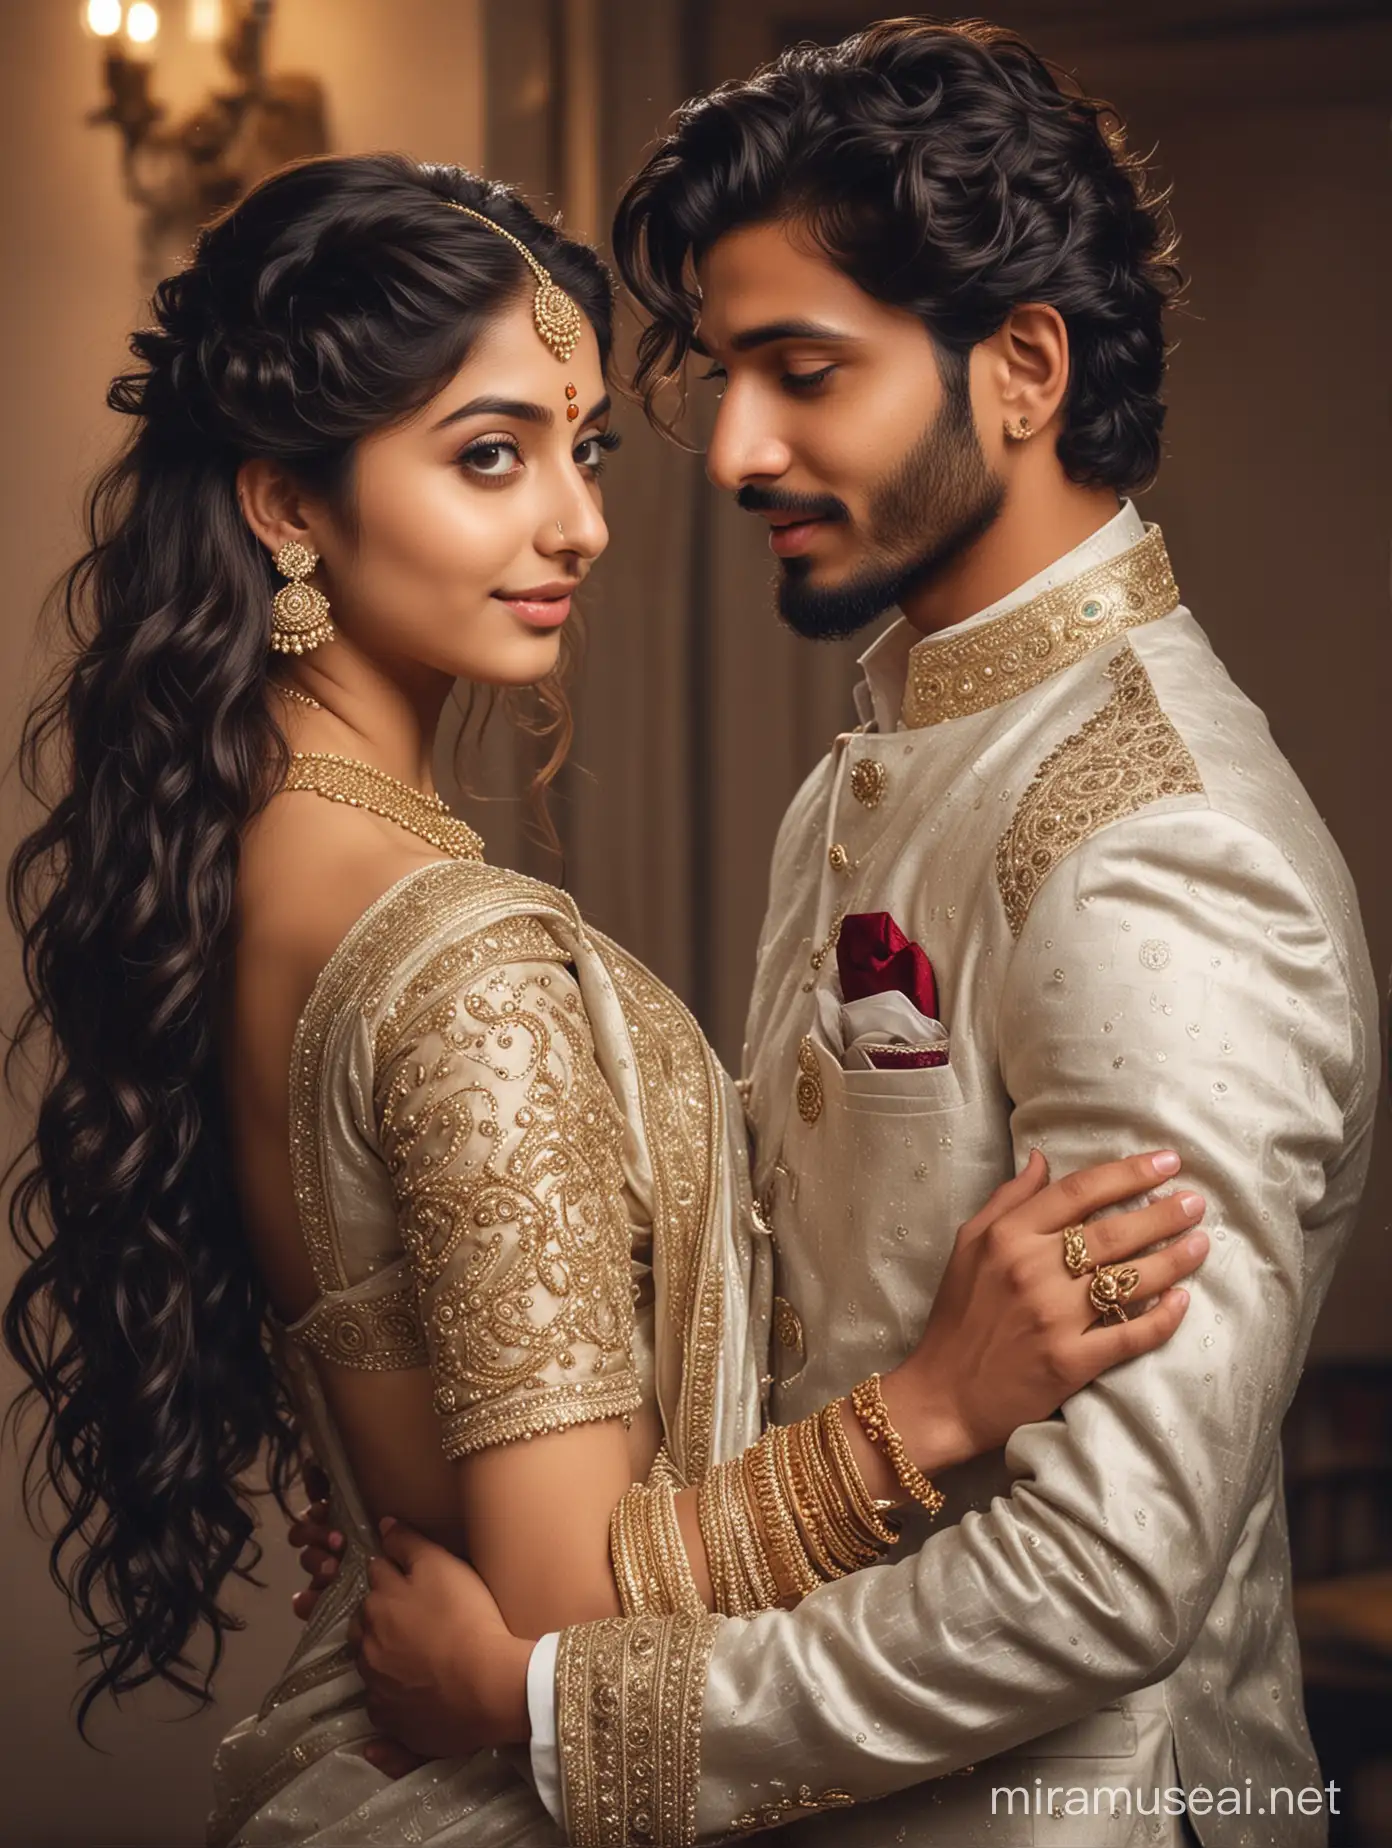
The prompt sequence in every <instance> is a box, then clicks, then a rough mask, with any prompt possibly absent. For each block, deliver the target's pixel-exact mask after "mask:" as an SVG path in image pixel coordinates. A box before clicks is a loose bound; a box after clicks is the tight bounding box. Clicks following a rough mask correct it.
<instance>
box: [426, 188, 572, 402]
mask: <svg viewBox="0 0 1392 1848" xmlns="http://www.w3.org/2000/svg"><path fill="white" fill-rule="evenodd" d="M440 203H441V205H447V206H448V207H449V208H450V210H451V211H452V212H462V213H463V214H464V216H465V217H466V218H476V219H477V220H478V222H479V223H480V224H481V225H487V226H488V229H489V230H490V231H496V232H497V234H498V236H499V237H500V238H502V239H503V240H504V242H505V243H508V244H511V245H512V247H513V249H514V250H515V251H517V252H518V254H519V255H520V256H521V258H522V261H523V262H524V263H525V264H526V265H527V268H528V269H529V270H530V271H531V272H532V274H533V276H535V278H536V285H537V289H536V297H535V299H534V300H533V302H532V319H533V320H534V321H535V322H536V330H537V333H538V334H539V335H540V336H541V338H542V340H543V341H544V342H545V343H546V345H547V346H548V347H549V348H550V349H551V351H552V352H553V353H554V354H555V356H556V358H557V359H558V360H560V362H561V364H562V365H565V364H566V363H567V361H568V360H569V359H570V356H571V354H572V353H573V352H574V351H575V349H576V347H577V346H579V344H580V335H581V332H582V331H583V329H584V325H585V318H584V316H583V315H582V314H581V312H580V310H579V309H578V308H577V307H576V305H575V303H574V302H573V301H572V300H571V298H570V297H569V296H568V295H567V294H566V292H565V290H564V289H563V288H561V286H560V285H559V283H557V282H554V281H553V280H552V277H551V272H550V271H549V270H546V269H543V268H542V266H541V264H540V263H538V262H537V260H536V258H535V257H534V256H533V255H532V253H531V251H530V250H528V248H527V246H526V245H525V244H524V243H523V242H522V240H521V238H517V237H514V236H513V235H512V233H511V231H504V229H503V227H502V226H501V225H500V224H499V223H498V221H497V220H496V219H494V218H489V217H488V216H487V215H486V214H485V213H483V212H476V211H474V209H473V207H472V206H468V205H460V204H458V203H457V201H455V200H453V199H442V200H441V201H440ZM572 395H573V389H572V391H567V393H566V396H567V397H571V396H572ZM566 415H567V417H569V418H570V419H571V421H572V422H573V421H574V419H575V418H576V417H578V416H579V411H578V410H571V409H567V411H566Z"/></svg>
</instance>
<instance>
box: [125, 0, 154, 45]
mask: <svg viewBox="0 0 1392 1848" xmlns="http://www.w3.org/2000/svg"><path fill="white" fill-rule="evenodd" d="M159 28H160V18H159V14H158V13H157V12H156V11H155V9H154V7H152V6H151V5H150V0H135V4H134V5H133V6H132V7H131V9H130V11H129V12H128V13H127V14H126V37H127V38H128V39H129V40H130V42H131V44H132V45H148V44H150V43H151V42H152V40H153V39H154V38H155V36H156V34H157V33H158V32H159Z"/></svg>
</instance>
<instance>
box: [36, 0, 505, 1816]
mask: <svg viewBox="0 0 1392 1848" xmlns="http://www.w3.org/2000/svg"><path fill="white" fill-rule="evenodd" d="M0 10H2V11H3V27H4V35H5V46H4V58H3V62H2V63H0V255H2V256H3V261H0V354H3V355H4V372H5V387H4V420H5V439H4V443H3V446H0V471H3V473H0V483H2V484H3V485H2V486H0V584H3V586H4V596H3V602H2V603H0V756H2V757H3V759H4V761H5V762H6V763H8V762H9V760H10V758H11V756H12V753H13V747H14V741H15V727H16V724H17V718H18V710H19V707H20V703H21V700H22V697H23V690H24V688H25V686H26V685H27V684H28V681H29V676H30V668H31V657H32V639H33V632H34V615H35V611H36V609H37V607H38V605H39V602H40V599H41V598H42V596H43V593H44V590H45V589H46V587H47V585H48V584H49V582H50V581H51V580H52V578H53V577H54V576H55V574H56V573H57V572H58V571H59V570H60V569H61V568H62V566H63V565H64V564H65V563H66V562H67V561H68V559H69V558H70V557H71V555H72V554H73V552H74V550H75V549H76V540H77V527H76V512H77V509H78V507H79V504H80V498H81V489H82V485H83V483H84V482H85V481H86V479H87V477H88V476H89V474H90V473H91V471H92V468H93V465H94V463H95V462H96V460H97V459H98V458H99V457H100V456H101V455H102V453H103V452H104V450H105V449H106V447H107V446H108V445H109V444H110V442H111V441H112V433H113V423H114V420H113V419H110V418H109V417H108V415H107V413H106V412H105V411H104V410H103V408H102V396H103V392H104V390H105V387H106V383H107V380H108V379H109V378H110V376H111V374H112V373H113V372H114V371H115V370H116V369H117V367H118V366H119V364H120V363H121V359H122V342H123V338H124V334H125V331H126V330H127V328H128V327H129V326H130V325H132V324H133V322H134V320H135V319H136V318H138V311H139V286H138V282H137V276H136V227H135V221H134V214H133V212H132V210H131V209H130V207H129V206H128V205H127V204H126V203H125V201H124V199H123V198H122V195H121V190H120V186H119V183H118V178H117V160H116V144H115V139H114V136H113V135H112V133H111V132H110V131H109V130H108V131H104V132H98V131H97V130H95V129H90V128H88V127H86V126H85V125H84V121H83V117H84V114H85V113H86V111H87V110H88V109H90V108H92V107H93V106H94V105H95V104H96V103H97V102H98V100H99V86H98V57H97V51H96V47H95V46H94V45H93V44H92V43H91V42H90V41H88V40H87V39H85V38H84V37H83V35H82V33H81V30H80V28H79V24H78V14H79V8H78V4H77V0H39V3H38V4H32V5H29V4H20V3H19V0H4V5H3V9H0ZM161 10H162V12H163V14H164V16H165V19H166V21H167V23H168V24H169V26H170V28H171V30H170V32H169V34H168V38H169V40H170V41H171V42H170V44H169V49H168V53H167V55H165V56H164V57H162V68H161V76H160V91H161V93H162V94H163V95H164V96H165V98H166V99H167V100H168V101H170V102H171V103H173V104H174V105H175V106H176V108H178V109H182V108H186V107H188V106H189V105H190V104H192V103H193V102H195V101H196V100H197V99H198V97H199V96H200V95H201V93H202V91H203V90H204V89H205V88H206V87H207V86H208V85H209V84H210V83H211V82H213V81H214V80H217V79H220V75H221V74H220V72H219V71H218V66H217V60H216V58H215V54H214V53H213V52H211V51H210V50H208V49H206V48H203V47H192V48H189V47H181V46H180V45H179V43H178V33H177V27H178V25H179V23H180V19H181V15H182V11H183V9H182V4H181V0H162V7H161ZM279 14H280V19H279V24H278V28H277V37H276V40H275V45H274V53H273V60H272V62H273V67H274V68H279V69H284V70H310V71H313V72H315V73H317V74H318V75H319V76H320V77H321V78H322V79H323V81H324V84H325V87H326V89H327V92H328V99H329V107H330V111H331V116H330V121H331V128H332V131H333V144H334V146H335V148H337V149H339V150H351V149H369V148H378V147H390V148H402V149H405V150H407V151H409V152H411V153H415V154H419V155H422V156H426V157H429V158H432V159H436V160H456V161H462V162H464V163H465V164H467V165H474V166H477V165H478V164H480V162H481V158H482V145H483V121H482V92H483V84H482V77H481V65H480V56H479V9H478V5H477V4H476V0H449V3H448V4H442V3H441V0H393V3H392V5H391V6H390V7H385V6H383V5H382V4H381V0H281V5H280V7H279ZM17 823H18V812H17V807H16V803H15V801H14V795H13V785H12V784H10V785H6V786H5V789H4V792H3V795H2V796H0V852H3V854H4V856H5V858H8V855H9V850H10V848H11V847H12V845H13V842H14V839H15V836H16V832H17ZM3 957H4V961H3V964H0V1006H2V1007H3V1013H4V1016H5V1018H6V1020H7V1021H8V1020H9V1019H10V1018H11V1017H12V1013H13V1008H14V1005H15V1001H16V998H17V983H16V980H15V966H14V955H13V946H12V944H11V943H10V940H9V937H8V933H6V935H5V938H4V946H3ZM13 1129H14V1123H13V1118H12V1116H10V1117H8V1118H0V1132H3V1133H5V1134H6V1135H10V1136H12V1134H13ZM10 1267H11V1258H10V1253H9V1249H8V1239H6V1240H5V1241H4V1243H3V1247H0V1289H3V1288H5V1287H6V1286H7V1282H8V1278H9V1275H10ZM13 1383H14V1381H13V1374H12V1372H11V1370H10V1368H9V1366H8V1364H4V1365H0V1395H3V1397H4V1398H6V1399H8V1397H9V1395H10V1392H11V1390H12V1387H13ZM280 1531H281V1530H280V1529H279V1527H278V1526H277V1527H276V1528H275V1529H274V1530H273V1533H272V1535H271V1546H270V1556H269V1558H268V1561H267V1566H268V1572H267V1577H268V1579H269V1581H270V1583H269V1589H268V1590H267V1591H266V1592H265V1593H260V1594H257V1593H249V1594H247V1595H246V1596H245V1598H244V1599H243V1604H244V1606H245V1608H247V1609H248V1610H249V1611H250V1612H251V1613H252V1615H253V1625H252V1628H251V1631H250V1632H249V1633H248V1634H247V1635H244V1636H241V1637H234V1638H233V1639H232V1642H231V1645H230V1648H229V1651H228V1660H227V1664H226V1668H225V1670H224V1672H223V1673H222V1675H221V1676H220V1679H219V1687H218V1693H219V1701H218V1705H217V1706H216V1707H215V1708H214V1709H213V1710H212V1711H211V1712H209V1713H207V1714H205V1715H202V1716H201V1717H199V1718H197V1719H194V1720H191V1721H188V1722H186V1723H184V1724H181V1725H159V1724H152V1720H153V1718H154V1716H155V1715H156V1714H158V1713H160V1712H165V1713H173V1712H175V1711H176V1710H177V1709H176V1707H175V1704H174V1703H171V1702H167V1701H165V1702H161V1701H160V1700H158V1699H139V1700H134V1701H132V1702H131V1703H130V1704H129V1705H128V1707H127V1708H126V1709H125V1710H124V1711H123V1712H122V1713H120V1714H114V1715H113V1714H111V1713H104V1714H103V1715H102V1716H101V1718H100V1720H99V1722H98V1724H97V1726H96V1729H95V1736H96V1738H97V1740H98V1742H99V1743H100V1744H101V1745H102V1746H103V1747H104V1748H105V1755H102V1754H98V1753H97V1752H93V1751H91V1750H89V1749H87V1748H86V1747H84V1746H81V1745H79V1744H78V1743H77V1741H76V1739H75V1736H74V1734H73V1732H72V1728H71V1725H70V1721H69V1717H68V1712H69V1703H70V1701H71V1699H72V1695H73V1691H74V1689H75V1687H76V1685H77V1676H76V1673H75V1670H74V1666H73V1660H72V1649H73V1646H74V1644H75V1642H76V1640H77V1639H76V1636H75V1633H74V1632H73V1630H72V1629H71V1627H70V1625H69V1624H68V1622H67V1619H66V1617H65V1615H64V1611H63V1606H62V1602H61V1600H60V1598H59V1596H58V1593H57V1592H56V1591H55V1590H54V1589H53V1587H52V1585H51V1584H50V1583H49V1581H48V1578H47V1573H46V1564H45V1557H44V1548H43V1547H42V1545H41V1544H40V1543H39V1541H38V1540H36V1539H35V1538H34V1537H33V1536H32V1535H31V1534H29V1533H28V1532H27V1531H26V1529H25V1528H24V1526H23V1523H22V1521H21V1518H20V1515H19V1511H18V1506H17V1492H16V1483H15V1468H14V1456H13V1452H12V1451H11V1450H6V1451H5V1452H4V1453H3V1457H0V1573H2V1574H3V1583H4V1590H3V1594H0V1763H3V1765H4V1766H5V1775H4V1779H3V1789H0V1842H3V1843H6V1844H9V1843H13V1844H15V1848H20V1845H21V1844H22V1845H23V1848H97V1845H98V1844H99V1845H100V1848H188V1845H189V1844H192V1843H194V1842H198V1841H201V1840H202V1829H203V1819H204V1815H205V1812H206V1809H207V1797H208V1789H209V1775H208V1774H209V1765H210V1761H211V1758H212V1752H213V1747H214V1744H215V1742H216V1740H217V1738H218V1737H219V1736H220V1734H221V1732H222V1731H224V1730H225V1729H226V1727H227V1726H228V1725H229V1724H230V1723H231V1722H232V1720H233V1719H235V1718H238V1717H240V1715H241V1714H243V1713H245V1712H247V1711H249V1710H250V1709H251V1708H253V1707H254V1706H256V1705H257V1703H258V1702H259V1700H260V1698H261V1696H262V1694H263V1693H264V1691H265V1689H266V1687H267V1686H268V1685H269V1683H270V1681H271V1679H272V1678H273V1675H274V1673H275V1671H276V1670H277V1669H278V1667H279V1665H280V1663H281V1662H282V1661H283V1660H284V1658H285V1656H286V1655H287V1653H288V1651H289V1647H290V1645H291V1642H292V1630H293V1628H294V1625H293V1623H292V1620H291V1619H290V1617H289V1613H288V1608H287V1602H286V1601H287V1598H288V1595H289V1590H288V1587H289V1582H290V1573H291V1567H292V1561H291V1558H290V1557H289V1555H288V1552H287V1549H286V1548H285V1547H284V1546H283V1545H282V1544H281V1542H280Z"/></svg>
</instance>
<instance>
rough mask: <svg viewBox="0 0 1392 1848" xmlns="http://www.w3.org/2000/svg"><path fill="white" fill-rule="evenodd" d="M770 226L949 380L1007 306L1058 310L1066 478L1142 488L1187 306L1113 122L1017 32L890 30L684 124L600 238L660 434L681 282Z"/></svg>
mask: <svg viewBox="0 0 1392 1848" xmlns="http://www.w3.org/2000/svg"><path fill="white" fill-rule="evenodd" d="M786 220H797V221H800V222H801V223H803V224H805V225H806V226H807V227H808V229H809V230H810V231H811V233H812V235H813V237H814V238H815V239H816V241H817V243H818V244H819V245H820V247H821V248H822V249H823V250H824V251H825V252H826V254H827V255H828V256H829V257H830V258H831V260H832V261H833V262H834V263H835V264H837V265H838V267H839V268H840V269H842V270H843V271H844V272H845V273H846V274H847V275H848V276H849V277H850V278H851V280H852V281H853V282H855V283H857V284H858V285H859V287H861V288H862V289H864V290H865V291H866V293H867V294H870V295H873V296H875V297H876V298H877V299H878V300H880V301H883V302H888V303H891V304H893V305H894V306H896V307H902V308H907V309H909V310H911V311H912V312H913V313H915V314H917V315H918V316H919V317H920V319H921V320H922V321H923V323H924V325H925V327H926V328H927V330H928V332H929V333H930V335H931V336H932V338H933V341H934V343H935V345H936V347H937V349H938V353H939V356H940V358H942V359H944V360H945V361H947V362H948V363H949V364H950V365H951V366H952V367H953V369H954V372H955V374H956V375H957V376H962V375H963V371H964V368H965V365H966V358H967V355H968V354H969V353H970V350H971V348H972V347H973V346H975V345H977V344H978V343H979V342H980V341H982V340H985V339H987V338H988V337H989V336H990V335H991V334H993V333H995V332H996V330H997V329H998V328H999V327H1000V326H1001V324H1002V323H1003V322H1004V320H1005V318H1006V316H1007V315H1008V314H1009V313H1010V311H1011V309H1012V308H1014V307H1015V306H1017V305H1018V304H1020V303H1023V302H1044V303H1048V304H1050V305H1052V306H1053V307H1055V308H1057V309H1058V311H1059V313H1060V314H1061V315H1062V317H1063V319H1064V322H1065V324H1066V325H1067V328H1068V339H1069V349H1070V362H1071V370H1070V378H1069V387H1068V398H1067V402H1066V405H1065V407H1064V417H1063V429H1062V432H1061V434H1060V436H1059V439H1058V454H1059V459H1060V461H1061V462H1062V463H1063V466H1064V468H1065V470H1066V471H1067V473H1068V475H1069V476H1070V477H1071V478H1072V479H1073V480H1074V481H1078V482H1082V483H1088V484H1094V485H1099V484H1100V485H1102V486H1106V487H1112V488H1115V489H1117V490H1118V491H1119V492H1123V493H1124V492H1127V491H1129V490H1131V489H1134V488H1139V487H1143V486H1144V485H1146V483H1148V482H1149V481H1150V479H1151V478H1152V477H1153V475H1154V474H1155V471H1156V469H1157V468H1158V466H1159V462H1160V431H1161V426H1162V424H1163V422H1164V415H1165V407H1164V405H1163V404H1162V402H1161V399H1160V387H1161V381H1162V378H1163V374H1164V369H1165V338H1164V331H1163V326H1162V321H1163V315H1164V311H1165V309H1166V308H1167V306H1168V305H1169V304H1170V303H1171V302H1172V301H1173V300H1174V299H1175V297H1176V295H1177V294H1178V293H1179V290H1180V287H1181V277H1180V273H1179V270H1178V268H1177V267H1176V265H1175V262H1174V237H1173V232H1172V229H1171V226H1170V223H1169V219H1168V215H1167V211H1166V208H1165V202H1164V200H1163V199H1161V198H1159V197H1156V196H1155V195H1153V194H1152V192H1151V191H1150V189H1149V187H1148V185H1147V181H1146V175H1145V170H1144V167H1143V165H1142V163H1141V162H1140V161H1139V160H1138V159H1136V158H1135V157H1134V156H1132V155H1128V154H1127V153H1126V152H1125V148H1124V145H1123V140H1122V134H1121V127H1120V124H1119V122H1118V121H1117V119H1116V117H1115V115H1114V114H1113V112H1112V111H1111V109H1110V107H1109V106H1108V105H1107V104H1105V103H1100V102H1096V101H1093V100H1091V99H1090V98H1088V97H1084V96H1078V95H1076V94H1073V93H1071V92H1070V91H1068V90H1065V89H1063V88H1061V87H1060V85H1059V84H1058V83H1057V82H1056V81H1055V79H1054V77H1053V75H1052V74H1051V72H1050V70H1049V68H1048V66H1047V65H1046V64H1045V63H1044V62H1043V60H1042V59H1041V58H1039V57H1037V56H1036V55H1035V53H1034V52H1033V51H1031V50H1030V48H1029V46H1028V45H1026V44H1025V42H1024V41H1023V40H1022V39H1020V38H1018V37H1017V36H1016V35H1015V34H1014V33H1012V32H1008V31H1006V30H1005V29H1004V28H1002V27H999V26H991V25H986V24H984V23H983V22H981V21H979V20H968V21H964V22H962V23H960V24H956V25H939V24H935V23H933V22H931V21H926V20H920V19H890V20H885V21H883V22H882V23H881V24H879V25H876V26H871V27H870V28H869V29H868V30H867V31H865V32H861V33H857V34H856V35H855V36H854V37H852V38H848V39H846V40H844V41H843V42H842V43H841V44H839V45H835V46H830V47H821V46H797V47H795V48H793V49H792V50H790V51H786V52H784V53H783V55H782V56H781V57H780V58H778V59H777V60H776V61H775V62H774V63H773V64H770V65H769V66H768V67H767V68H766V69H764V70H762V71H759V72H758V73H756V75H755V76H753V77H751V78H750V79H749V80H748V81H747V82H740V83H726V84H722V85H721V86H720V87H719V88H718V89H716V90H713V91H711V92H710V94H709V95H706V96H701V97H697V98H696V99H695V100H694V101H693V102H691V103H688V104H687V105H686V107H685V108H684V109H683V110H681V111H680V112H679V113H678V117H677V122H676V126H675V127H674V129H673V130H672V132H671V133H670V134H668V135H667V136H666V137H665V138H664V139H663V140H661V141H660V142H659V143H658V144H657V146H656V147H655V149H654V150H653V152H652V153H651V155H649V157H648V159H647V160H646V161H645V163H644V164H643V166H642V167H641V168H640V169H639V171H638V173H637V174H636V175H635V177H634V178H633V179H632V180H631V181H630V182H629V185H628V188H627V189H626V191H625V194H624V197H623V199H622V200H621V202H620V205H619V209H618V215H617V217H616V219H615V223H614V237H613V248H614V258H615V263H616V265H617V267H618V270H619V274H620V275H621V276H622V278H623V280H624V282H625V283H626V284H627V285H628V288H629V289H630V290H631V291H632V293H633V295H634V296H635V297H636V298H637V300H638V302H639V304H640V306H641V307H642V309H643V310H644V313H645V315H646V317H647V325H646V326H645V328H644V330H643V333H642V335H641V337H640V340H639V345H638V366H637V372H636V378H635V384H636V385H637V387H638V389H639V391H640V392H641V394H642V396H643V398H644V400H645V402H646V404H647V407H648V412H649V415H650V416H651V417H652V418H653V420H654V421H655V422H658V421H660V420H659V417H658V413H657V410H656V404H657V398H658V394H659V393H660V392H661V391H662V390H663V388H664V387H665V386H666V385H667V383H668V382H669V381H671V380H673V379H675V378H676V377H677V375H678V374H679V373H680V371H681V368H682V364H683V361H684V360H685V358H686V356H687V354H688V353H689V352H690V351H691V348H692V343H693V339H694V337H695V334H696V328H697V323H698V320H699V317H700V296H699V293H698V291H697V288H696V282H695V277H694V274H693V266H694V265H695V263H697V262H699V260H700V258H701V257H702V256H703V255H704V253H705V252H706V251H708V250H709V249H710V248H711V246H712V245H713V244H714V243H715V242H716V241H717V240H718V239H719V238H721V237H723V236H725V234H726V233H727V232H729V231H732V230H735V229H737V228H738V227H740V226H744V225H751V224H762V223H772V222H778V221H786Z"/></svg>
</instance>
